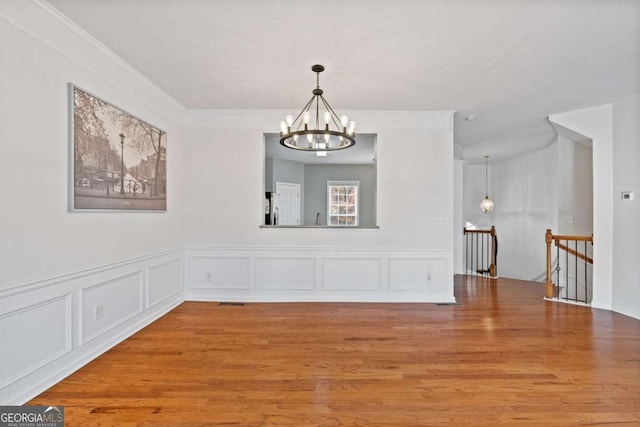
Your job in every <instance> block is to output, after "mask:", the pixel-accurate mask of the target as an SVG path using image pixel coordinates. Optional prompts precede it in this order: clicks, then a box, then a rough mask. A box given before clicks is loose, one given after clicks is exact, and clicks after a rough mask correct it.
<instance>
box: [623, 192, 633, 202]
mask: <svg viewBox="0 0 640 427" xmlns="http://www.w3.org/2000/svg"><path fill="white" fill-rule="evenodd" d="M622 200H633V192H631V191H623V192H622Z"/></svg>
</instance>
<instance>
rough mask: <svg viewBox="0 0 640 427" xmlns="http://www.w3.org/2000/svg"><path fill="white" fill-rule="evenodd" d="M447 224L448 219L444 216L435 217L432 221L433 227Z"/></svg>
mask: <svg viewBox="0 0 640 427" xmlns="http://www.w3.org/2000/svg"><path fill="white" fill-rule="evenodd" d="M447 224H449V218H447V217H446V216H437V217H435V218H434V219H433V225H447Z"/></svg>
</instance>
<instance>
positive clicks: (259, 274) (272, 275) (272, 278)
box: [256, 257, 316, 290]
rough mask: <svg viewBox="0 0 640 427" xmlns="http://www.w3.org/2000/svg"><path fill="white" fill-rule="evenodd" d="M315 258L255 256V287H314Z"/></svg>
mask: <svg viewBox="0 0 640 427" xmlns="http://www.w3.org/2000/svg"><path fill="white" fill-rule="evenodd" d="M315 267H316V260H315V258H312V257H306V258H300V257H298V258H276V257H257V258H256V289H274V290H277V289H280V290H287V289H289V290H305V289H306V290H309V289H315V276H316V268H315Z"/></svg>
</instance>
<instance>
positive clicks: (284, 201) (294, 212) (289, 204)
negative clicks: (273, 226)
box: [274, 182, 300, 225]
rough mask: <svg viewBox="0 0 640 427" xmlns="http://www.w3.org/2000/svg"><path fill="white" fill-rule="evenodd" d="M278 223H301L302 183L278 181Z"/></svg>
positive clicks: (276, 211)
mask: <svg viewBox="0 0 640 427" xmlns="http://www.w3.org/2000/svg"><path fill="white" fill-rule="evenodd" d="M275 205H276V208H275V209H276V210H275V212H274V214H275V215H276V217H277V221H278V222H277V225H300V184H292V183H289V182H276V203H275Z"/></svg>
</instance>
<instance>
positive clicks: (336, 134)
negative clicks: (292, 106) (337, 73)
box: [280, 64, 356, 156]
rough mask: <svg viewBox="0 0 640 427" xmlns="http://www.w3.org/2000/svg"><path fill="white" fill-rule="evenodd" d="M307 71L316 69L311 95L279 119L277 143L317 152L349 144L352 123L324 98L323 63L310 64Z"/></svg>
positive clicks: (344, 146) (336, 148)
mask: <svg viewBox="0 0 640 427" xmlns="http://www.w3.org/2000/svg"><path fill="white" fill-rule="evenodd" d="M311 71H313V72H314V73H316V88H315V89H314V90H313V91H312V93H313V96H312V97H311V99H310V100H309V102H307V104H306V105H305V106H304V108H303V109H302V111H300V113H298V115H297V116H296V117H295V118H294V117H293V116H292V115H289V116H287V118H286V119H285V120H283V121H281V122H280V144H282V145H283V146H285V147H287V148H291V149H293V150H298V151H315V152H316V155H317V156H326V155H327V153H328V152H329V151H336V150H343V149H345V148H349V147H353V146H354V145H355V143H356V139H355V136H356V131H355V128H356V123H355V122H354V121H349V119H348V118H347V116H344V115H343V116H338V115H337V114H336V113H335V111H333V108H331V106H330V105H329V103H328V102H327V100H326V99H324V96H323V93H324V91H323V90H322V89H320V73H321V72H323V71H324V66H322V65H319V64H317V65H314V66H313V67H311ZM321 122H323V123H321Z"/></svg>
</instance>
